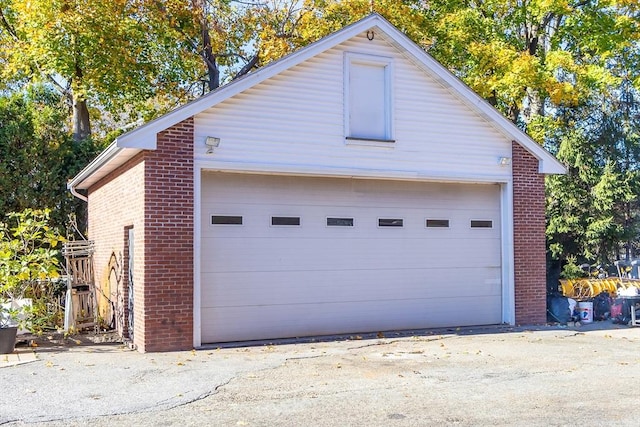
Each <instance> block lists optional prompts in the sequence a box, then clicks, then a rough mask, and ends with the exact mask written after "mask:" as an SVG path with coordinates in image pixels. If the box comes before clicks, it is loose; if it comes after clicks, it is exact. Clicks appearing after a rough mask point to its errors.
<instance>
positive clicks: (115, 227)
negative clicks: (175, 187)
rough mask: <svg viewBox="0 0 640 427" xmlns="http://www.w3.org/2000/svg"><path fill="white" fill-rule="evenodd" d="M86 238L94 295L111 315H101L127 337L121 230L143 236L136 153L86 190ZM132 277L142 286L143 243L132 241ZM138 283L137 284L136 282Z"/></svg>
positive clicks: (139, 159) (140, 175) (140, 167)
mask: <svg viewBox="0 0 640 427" xmlns="http://www.w3.org/2000/svg"><path fill="white" fill-rule="evenodd" d="M88 215H89V225H88V235H89V238H90V239H91V240H94V241H95V245H96V246H95V250H96V251H95V253H94V268H95V274H96V286H97V287H98V288H99V292H98V295H101V296H102V295H104V297H108V298H109V300H110V304H109V305H110V307H112V309H113V310H114V311H115V313H101V315H102V316H103V317H105V320H107V321H109V320H110V317H111V316H112V315H114V316H115V326H116V329H117V330H118V332H119V333H120V334H121V335H123V336H128V334H127V328H126V326H125V325H127V322H128V319H127V316H128V315H127V312H126V309H125V308H126V302H127V300H128V293H127V285H128V282H127V280H128V279H127V274H126V271H127V270H126V267H127V262H126V261H127V256H128V253H127V251H126V246H125V229H127V228H133V229H134V232H136V233H139V235H140V236H142V235H143V230H144V164H143V155H142V154H139V155H137V156H135V157H134V158H133V159H131V160H130V161H129V162H127V163H126V164H124V165H122V166H121V167H119V168H118V169H116V170H115V171H113V172H111V173H110V174H109V175H107V176H106V177H104V178H103V179H102V180H100V181H99V182H98V183H97V184H96V185H94V186H92V187H91V188H90V189H89V204H88ZM135 249H136V250H135V254H134V258H135V259H134V277H135V278H136V285H139V286H143V285H144V280H143V279H144V263H143V258H142V253H143V252H144V242H143V241H142V239H138V242H135ZM138 282H139V283H138Z"/></svg>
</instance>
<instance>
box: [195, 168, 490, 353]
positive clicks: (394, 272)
mask: <svg viewBox="0 0 640 427" xmlns="http://www.w3.org/2000/svg"><path fill="white" fill-rule="evenodd" d="M499 206H500V188H499V186H498V185H492V184H491V185H490V184H434V183H419V182H400V181H377V180H357V179H339V178H338V179H329V178H306V177H304V178H303V177H283V176H261V175H248V174H247V175H245V174H223V173H212V172H211V173H203V176H202V247H201V254H202V260H201V275H202V276H201V289H202V291H201V301H202V306H201V319H202V342H203V343H212V342H225V341H240V340H256V339H267V338H283V337H296V336H309V335H323V334H334V333H354V332H367V331H383V330H393V329H396V330H397V329H416V328H429V327H442V326H463V325H486V324H496V323H500V322H501V319H502V317H501V301H502V296H501V288H502V287H501V262H500V228H501V227H500V207H499Z"/></svg>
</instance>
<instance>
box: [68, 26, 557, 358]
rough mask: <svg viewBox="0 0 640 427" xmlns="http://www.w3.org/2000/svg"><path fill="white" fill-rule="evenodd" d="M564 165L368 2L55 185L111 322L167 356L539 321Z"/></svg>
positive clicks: (140, 131) (542, 314)
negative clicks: (79, 206)
mask: <svg viewBox="0 0 640 427" xmlns="http://www.w3.org/2000/svg"><path fill="white" fill-rule="evenodd" d="M563 172H564V168H563V166H562V165H561V164H560V163H558V161H557V160H556V159H554V158H553V156H552V155H550V154H549V153H548V152H546V151H545V150H544V149H543V148H542V147H541V146H539V145H538V144H537V143H536V142H535V141H533V140H531V139H530V138H529V137H528V136H527V135H526V134H525V133H523V132H522V131H520V130H519V129H518V128H517V127H516V126H515V125H513V124H512V123H511V122H510V121H508V120H507V119H505V118H504V117H503V116H502V115H500V113H498V112H497V111H496V110H495V109H493V107H491V106H490V105H489V104H488V103H486V102H485V101H484V100H482V99H481V98H480V97H479V96H478V95H476V94H475V93H473V91H472V90H471V89H469V87H467V86H466V85H464V83H462V82H461V81H460V80H459V79H457V78H456V77H455V76H453V75H452V74H451V73H449V72H448V71H447V70H446V69H445V68H444V67H442V66H441V65H440V64H438V63H437V62H436V61H435V60H434V59H433V58H432V57H431V56H429V55H428V54H427V53H426V52H425V51H424V50H422V49H421V48H420V47H419V46H417V45H416V44H414V43H413V42H412V41H410V40H409V39H408V38H407V37H406V36H405V35H404V34H402V33H401V32H400V31H398V30H397V29H396V28H394V27H393V26H392V25H391V24H390V23H389V22H388V21H386V20H385V19H384V18H382V17H381V16H379V15H377V14H372V15H370V16H368V17H367V18H364V19H363V20H361V21H358V22H356V23H355V24H352V25H350V26H348V27H345V28H344V29H342V30H340V31H338V32H336V33H334V34H332V35H329V36H327V37H325V38H323V39H321V40H319V41H318V42H316V43H314V44H312V45H309V46H307V47H306V48H304V49H301V50H299V51H298V52H295V53H293V54H291V55H289V56H287V57H285V58H283V59H281V60H279V61H276V62H274V63H272V64H270V65H268V66H266V67H264V68H261V69H259V70H257V71H255V72H253V73H251V74H249V75H247V76H245V77H243V78H240V79H237V80H235V81H233V82H232V83H230V84H228V85H226V86H223V87H221V88H219V89H218V90H216V91H214V92H211V93H209V94H207V95H205V96H203V97H202V98H199V99H197V100H196V101H193V102H191V103H189V104H187V105H185V106H182V107H180V108H178V109H176V110H174V111H172V112H170V113H168V114H166V115H164V116H162V117H160V118H158V119H157V120H155V121H152V122H149V123H147V124H145V125H142V126H140V127H139V128H137V129H134V130H132V131H130V132H128V133H126V134H123V135H121V136H120V137H118V139H117V140H116V141H114V143H113V144H112V145H110V146H109V147H108V148H107V149H106V150H105V151H104V152H103V153H102V154H101V155H100V156H99V157H98V158H96V159H95V160H94V161H93V162H92V163H90V164H89V165H88V166H87V167H86V168H85V169H84V170H83V171H81V172H80V173H79V174H78V175H77V176H76V177H75V178H74V179H73V180H71V181H70V183H69V188H70V189H71V191H72V192H73V193H74V194H76V195H78V196H79V197H82V198H85V199H87V200H88V210H89V238H90V239H92V240H94V241H95V246H96V254H95V257H94V259H95V271H96V274H97V275H98V277H97V278H96V283H98V285H99V286H100V287H101V293H103V294H106V295H109V296H110V299H111V300H112V301H113V303H114V305H115V306H117V307H118V308H117V310H116V311H115V312H116V313H117V316H118V319H117V323H118V325H119V327H120V329H121V332H122V334H123V335H125V336H128V337H130V338H131V339H132V341H133V343H134V344H135V345H136V346H137V347H138V349H139V350H141V351H167V350H179V349H180V350H182V349H190V348H193V347H200V346H202V345H205V344H211V343H222V342H233V341H249V340H263V339H277V338H288V337H300V336H312V335H326V334H340V333H359V332H372V331H373V332H375V331H386V330H398V329H418V328H430V327H443V326H465V325H491V324H500V323H507V324H515V323H541V322H544V321H545V318H546V315H545V313H546V303H545V293H546V286H545V235H544V230H545V218H544V175H545V174H553V173H563ZM114 259H116V260H118V259H121V260H122V262H120V263H117V269H119V271H118V274H113V271H114V261H113V260H114Z"/></svg>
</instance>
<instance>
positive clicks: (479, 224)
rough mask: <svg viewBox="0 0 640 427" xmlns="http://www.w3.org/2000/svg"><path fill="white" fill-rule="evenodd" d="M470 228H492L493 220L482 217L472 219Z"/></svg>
mask: <svg viewBox="0 0 640 427" xmlns="http://www.w3.org/2000/svg"><path fill="white" fill-rule="evenodd" d="M471 228H493V221H491V220H484V219H472V220H471Z"/></svg>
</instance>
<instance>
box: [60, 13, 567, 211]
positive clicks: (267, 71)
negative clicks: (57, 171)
mask: <svg viewBox="0 0 640 427" xmlns="http://www.w3.org/2000/svg"><path fill="white" fill-rule="evenodd" d="M371 29H377V30H379V31H382V32H383V33H384V34H385V35H386V36H387V41H389V42H390V43H391V44H392V45H393V46H394V47H396V48H397V49H399V50H400V51H401V52H403V53H405V55H406V56H407V57H408V58H409V59H410V60H412V62H413V63H414V64H416V65H417V66H418V67H420V68H421V69H423V70H424V71H426V72H427V73H428V74H429V75H431V76H432V77H433V78H435V79H436V80H437V81H438V82H439V83H440V84H441V85H442V86H444V87H445V88H447V89H449V91H450V92H451V93H452V94H453V95H455V96H456V97H457V98H458V99H460V100H461V101H462V102H464V103H465V104H466V105H467V106H468V107H469V108H471V109H472V110H473V111H475V112H476V113H478V114H479V115H480V116H482V117H483V118H485V119H486V120H488V121H489V122H490V123H493V124H494V126H495V127H496V128H497V129H498V130H499V131H500V132H501V133H503V134H504V135H506V136H508V137H509V138H512V139H513V140H514V141H516V142H517V143H518V144H520V145H521V146H522V147H523V148H525V149H526V150H527V151H528V152H529V153H531V154H532V155H533V156H534V157H535V158H536V159H538V161H539V171H540V173H544V174H562V173H565V172H566V170H565V168H564V166H563V165H562V164H561V163H560V162H559V161H558V160H557V159H556V158H555V157H554V156H553V155H551V154H550V153H549V152H548V151H546V150H545V149H544V148H543V147H541V146H540V145H539V144H538V143H537V142H535V141H534V140H533V139H531V137H529V136H528V135H527V134H526V133H524V132H523V131H522V130H520V129H519V128H518V127H517V126H516V125H515V124H513V123H512V122H511V121H509V120H508V119H507V118H506V117H504V116H503V115H502V114H501V113H500V112H499V111H498V110H496V109H495V108H494V107H493V106H491V105H490V104H489V103H488V102H487V101H485V100H484V99H483V98H482V97H480V96H479V95H478V94H476V93H475V92H474V91H473V90H472V89H471V88H470V87H469V86H467V85H466V84H465V83H464V82H462V81H461V80H460V79H459V78H457V77H456V76H455V75H453V74H452V73H451V72H450V71H449V70H447V69H446V68H445V67H444V66H443V65H441V64H440V63H439V62H437V61H436V60H435V59H434V58H433V57H432V56H431V55H429V54H428V53H427V52H425V51H424V50H423V49H422V48H421V47H420V46H418V45H417V44H415V43H414V42H413V41H412V40H410V39H409V38H408V37H407V36H406V35H405V34H403V33H402V32H401V31H399V30H398V29H397V28H396V27H394V26H393V25H392V24H391V23H390V22H389V21H387V20H386V19H385V18H383V17H382V16H381V15H379V14H376V13H374V14H371V15H369V16H367V17H365V18H363V19H361V20H360V21H357V22H355V23H353V24H351V25H348V26H346V27H344V28H343V29H341V30H339V31H337V32H335V33H333V34H330V35H328V36H326V37H324V38H322V39H320V40H318V41H316V42H314V43H312V44H310V45H308V46H306V47H304V48H302V49H300V50H298V51H296V52H294V53H291V54H289V55H287V56H285V57H283V58H281V59H279V60H277V61H274V62H272V63H271V64H269V65H266V66H264V67H262V68H260V69H258V70H256V71H254V72H252V73H250V74H247V75H245V76H243V77H241V78H239V79H237V80H234V81H233V82H231V83H229V84H227V85H225V86H221V87H220V88H218V89H216V90H215V91H212V92H209V93H208V94H206V95H204V96H202V97H200V98H198V99H196V100H194V101H191V102H189V103H187V104H185V105H183V106H181V107H178V108H176V109H175V110H173V111H171V112H169V113H167V114H165V115H163V116H161V117H158V118H157V119H155V120H152V121H150V122H148V123H146V124H144V125H142V126H140V127H138V128H136V129H133V130H131V131H129V132H127V133H124V134H122V135H120V136H119V137H118V138H117V139H116V140H115V141H113V143H112V144H111V145H109V147H107V148H106V149H105V150H104V151H103V152H102V153H101V154H100V155H99V156H98V157H97V158H96V159H94V160H93V161H92V162H91V163H90V164H89V165H87V167H85V168H84V169H83V170H82V171H80V173H78V175H76V176H75V177H74V178H73V179H71V180H70V181H69V183H68V184H67V187H68V188H69V189H70V190H71V191H72V193H74V194H76V195H78V194H77V193H75V188H81V189H86V188H89V187H90V186H91V185H92V184H94V183H95V182H97V181H99V180H100V179H101V178H102V177H104V176H105V175H107V174H108V173H109V172H111V171H113V170H114V169H116V168H117V167H118V166H120V165H122V164H124V163H125V162H126V161H127V160H129V159H130V158H132V157H133V156H134V155H135V154H136V153H138V152H139V151H141V150H154V149H155V148H156V135H157V134H158V133H159V132H161V131H163V130H165V129H168V128H170V127H171V126H173V125H175V124H177V123H180V122H181V121H183V120H185V119H187V118H189V117H192V116H195V115H196V114H198V113H200V112H202V111H204V110H206V109H208V108H210V107H213V106H214V105H216V104H218V103H220V102H222V101H224V100H225V99H228V98H230V97H232V96H234V95H236V94H238V93H240V92H243V91H244V90H246V89H248V88H250V87H253V86H254V85H257V84H258V83H260V82H262V81H264V80H266V79H268V78H270V77H273V76H275V75H277V74H279V73H281V72H283V71H285V70H287V69H289V68H291V67H294V66H295V65H297V64H300V63H301V62H304V61H305V60H307V59H309V58H311V57H314V56H316V55H318V54H320V53H322V52H324V51H326V50H328V49H330V48H332V47H334V46H336V45H338V44H340V43H342V42H344V41H346V40H348V39H350V38H352V37H355V36H357V35H358V34H361V33H362V32H364V31H367V30H371ZM81 198H84V197H81Z"/></svg>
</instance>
